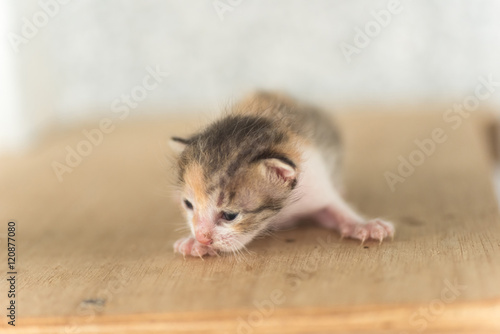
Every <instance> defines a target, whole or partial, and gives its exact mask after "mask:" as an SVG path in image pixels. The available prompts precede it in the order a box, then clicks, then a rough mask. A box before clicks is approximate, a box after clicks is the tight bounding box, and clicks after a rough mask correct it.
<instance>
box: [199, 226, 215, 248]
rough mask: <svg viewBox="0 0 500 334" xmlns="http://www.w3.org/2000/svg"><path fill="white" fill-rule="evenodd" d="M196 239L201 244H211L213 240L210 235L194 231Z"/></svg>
mask: <svg viewBox="0 0 500 334" xmlns="http://www.w3.org/2000/svg"><path fill="white" fill-rule="evenodd" d="M196 240H198V242H199V243H200V244H202V245H211V244H212V242H213V240H212V238H211V236H210V235H207V234H206V233H203V232H202V231H200V230H198V231H196Z"/></svg>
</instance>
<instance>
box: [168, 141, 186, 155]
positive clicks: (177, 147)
mask: <svg viewBox="0 0 500 334" xmlns="http://www.w3.org/2000/svg"><path fill="white" fill-rule="evenodd" d="M169 144H170V147H171V148H172V150H174V152H175V153H177V154H181V153H182V151H184V149H185V148H186V146H187V145H188V144H189V141H188V140H187V139H184V138H180V137H172V138H170V141H169Z"/></svg>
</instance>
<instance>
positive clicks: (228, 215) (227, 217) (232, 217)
mask: <svg viewBox="0 0 500 334" xmlns="http://www.w3.org/2000/svg"><path fill="white" fill-rule="evenodd" d="M236 217H238V213H231V212H224V211H222V219H224V220H227V221H231V220H235V219H236Z"/></svg>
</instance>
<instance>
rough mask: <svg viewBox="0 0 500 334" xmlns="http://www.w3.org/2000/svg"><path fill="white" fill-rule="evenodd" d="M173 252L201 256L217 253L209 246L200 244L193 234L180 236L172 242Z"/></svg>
mask: <svg viewBox="0 0 500 334" xmlns="http://www.w3.org/2000/svg"><path fill="white" fill-rule="evenodd" d="M174 252H176V253H181V254H182V255H184V256H186V255H190V256H197V257H203V256H205V255H211V256H213V255H217V252H216V251H215V250H213V249H212V248H211V247H209V246H205V245H202V244H200V243H199V242H198V241H196V239H195V238H194V237H193V236H189V237H186V238H180V239H179V240H177V241H176V242H175V243H174Z"/></svg>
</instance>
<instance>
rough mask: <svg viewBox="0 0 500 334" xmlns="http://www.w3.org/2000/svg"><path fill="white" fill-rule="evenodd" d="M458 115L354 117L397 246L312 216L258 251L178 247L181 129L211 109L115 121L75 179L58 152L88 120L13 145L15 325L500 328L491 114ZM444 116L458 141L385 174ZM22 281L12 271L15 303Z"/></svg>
mask: <svg viewBox="0 0 500 334" xmlns="http://www.w3.org/2000/svg"><path fill="white" fill-rule="evenodd" d="M442 114H443V113H442V112H440V111H439V110H436V112H433V113H422V112H420V113H411V112H407V113H391V112H385V113H381V112H378V113H349V114H345V115H341V116H340V123H341V125H342V128H343V130H344V133H345V139H346V145H347V156H346V165H345V168H346V184H347V190H348V199H349V200H350V202H352V203H353V204H354V205H355V206H356V207H358V208H359V210H360V211H362V212H363V213H364V214H366V215H368V216H381V217H385V218H387V219H390V220H393V221H394V222H395V223H396V225H397V233H396V237H395V239H394V241H392V242H391V241H388V242H384V243H383V244H382V245H379V244H378V243H377V242H367V243H365V245H364V246H361V245H360V243H359V242H357V241H354V240H340V237H339V235H338V234H337V233H336V232H334V231H330V230H325V229H321V228H318V227H314V226H307V225H304V226H301V227H299V228H297V229H294V230H290V231H286V232H280V233H276V234H275V235H274V236H272V237H266V238H263V239H259V240H257V241H255V242H253V243H252V244H250V246H249V250H250V251H251V252H252V253H251V254H247V255H246V256H245V257H244V258H236V257H234V256H222V257H220V258H217V257H215V258H205V259H204V261H202V260H200V259H199V258H186V259H184V258H183V257H182V256H180V255H176V254H174V253H173V252H172V243H173V242H174V240H176V239H177V238H178V237H180V236H182V235H183V233H184V232H182V231H177V229H178V228H181V227H183V226H184V223H183V222H182V220H181V216H180V211H179V209H178V208H177V207H176V206H175V205H173V202H172V200H171V187H170V182H169V179H171V177H172V172H171V169H170V168H169V158H168V156H169V155H170V151H169V149H168V145H167V138H168V137H169V136H170V135H172V134H183V133H187V132H189V131H190V129H192V128H193V127H196V126H198V125H199V124H200V123H201V122H202V120H201V119H202V118H205V117H201V118H200V120H195V121H194V123H195V124H193V122H192V121H190V122H188V121H186V120H184V121H182V120H155V121H147V120H143V121H136V122H122V121H120V120H115V121H114V123H113V125H114V126H115V127H114V128H113V130H112V131H111V132H110V133H108V134H104V135H103V141H102V143H101V144H99V145H97V146H93V147H92V148H91V150H90V149H89V148H88V147H87V149H88V150H90V151H91V152H90V153H89V155H88V156H86V157H82V161H81V162H80V163H79V164H78V166H76V167H75V168H72V172H71V173H65V174H63V176H62V182H59V180H58V178H57V176H56V173H55V172H54V170H53V166H52V164H53V163H54V161H57V162H60V163H64V161H65V159H66V155H67V150H66V148H67V146H68V145H69V147H71V148H74V149H76V147H77V146H78V145H80V144H81V142H82V140H84V139H85V136H84V134H83V133H82V132H81V129H78V130H71V131H69V130H68V131H61V132H57V133H55V134H53V135H51V136H50V137H48V138H47V139H46V140H44V141H43V142H41V143H40V144H39V145H37V146H36V147H35V148H34V149H32V150H31V151H29V152H27V153H26V154H23V155H17V156H12V155H11V156H4V157H3V158H2V160H1V165H0V222H1V224H0V236H1V240H0V242H1V245H2V246H1V251H0V263H1V264H2V268H3V272H4V273H5V272H7V264H6V262H7V252H6V233H7V222H8V221H10V220H15V222H16V224H17V234H16V243H17V263H16V266H17V268H16V269H17V272H18V275H17V287H16V289H17V296H16V305H17V309H16V310H17V319H16V327H15V328H12V327H11V326H8V325H7V320H8V319H7V318H6V317H5V315H3V316H2V320H1V323H0V330H1V332H2V333H10V332H13V333H14V332H15V333H126V334H130V333H146V332H147V333H327V332H331V333H334V332H338V333H346V332H355V333H377V332H384V333H385V332H388V333H402V332H426V333H458V332H474V333H480V332H485V333H486V332H499V331H500V219H499V212H498V206H497V200H496V197H495V194H494V191H493V187H492V183H491V173H492V167H493V158H492V155H491V154H490V153H491V152H490V146H489V143H488V140H487V138H488V137H487V136H486V135H485V133H486V132H485V124H487V122H486V121H485V119H487V117H486V118H485V117H470V118H468V119H464V120H463V122H462V123H461V125H460V126H459V127H458V128H457V129H453V128H452V125H453V124H452V123H449V122H446V121H445V120H443V117H442ZM96 127H97V125H96V124H88V125H87V126H86V127H85V129H87V130H91V129H93V128H96ZM439 128H440V129H442V132H443V133H441V135H442V136H443V134H444V136H446V140H444V142H442V143H436V142H434V143H435V151H434V152H432V153H431V154H430V155H428V156H427V155H425V156H424V158H423V162H422V163H421V165H419V166H414V171H413V172H412V173H410V174H411V175H406V176H405V177H404V178H403V179H404V182H401V179H398V180H399V181H398V182H397V183H395V185H394V189H392V190H393V191H392V190H391V187H390V186H389V185H388V182H387V180H386V176H385V173H386V172H392V173H394V174H395V175H397V173H398V166H399V164H400V161H399V160H398V159H399V157H402V158H403V159H406V160H408V159H410V157H412V161H414V162H418V161H419V160H418V158H419V156H420V157H421V154H419V153H415V152H416V150H419V148H418V146H417V144H416V143H415V140H417V139H418V140H424V139H425V138H432V133H433V131H436V129H439ZM437 131H439V130H437ZM96 138H97V137H96ZM441 138H442V137H441ZM97 139H98V138H97ZM427 143H428V142H427ZM431 146H432V145H431ZM431 146H428V148H429V150H430V148H431ZM80 148H82V149H85V147H84V146H82V147H80ZM424 154H425V153H424ZM73 162H74V161H73ZM7 290H8V286H7V283H6V280H5V279H2V283H1V285H0V296H1V298H0V301H1V308H2V309H3V310H4V311H2V314H6V310H5V308H6V307H7V306H8V304H7V303H8V300H7Z"/></svg>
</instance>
